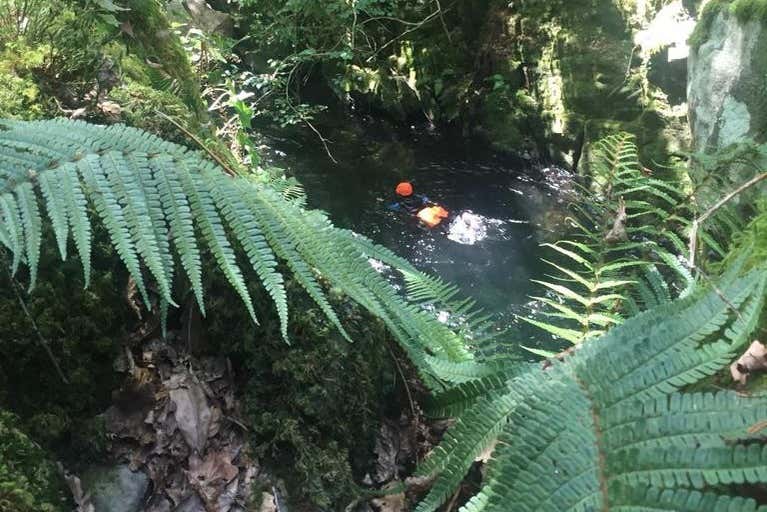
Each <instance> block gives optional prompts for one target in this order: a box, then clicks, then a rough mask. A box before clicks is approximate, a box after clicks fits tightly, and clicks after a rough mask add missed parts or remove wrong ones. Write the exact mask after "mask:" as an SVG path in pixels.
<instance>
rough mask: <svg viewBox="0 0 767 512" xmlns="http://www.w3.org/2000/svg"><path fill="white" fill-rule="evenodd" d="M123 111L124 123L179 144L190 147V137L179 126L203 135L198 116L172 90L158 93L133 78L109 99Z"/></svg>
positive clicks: (122, 118) (158, 91) (116, 90)
mask: <svg viewBox="0 0 767 512" xmlns="http://www.w3.org/2000/svg"><path fill="white" fill-rule="evenodd" d="M108 98H109V100H110V101H114V102H115V103H117V104H118V105H120V107H121V108H122V112H121V116H120V117H121V120H122V122H124V123H125V124H127V125H128V126H133V127H135V128H140V129H142V130H146V131H148V132H150V133H154V134H155V135H157V136H159V137H162V138H164V139H166V140H169V141H171V142H175V143H177V144H189V143H190V141H189V137H188V136H187V134H185V133H184V132H182V131H181V130H180V129H179V128H178V126H177V125H176V124H174V123H173V122H171V121H170V120H168V119H167V118H166V117H164V116H163V115H162V114H164V115H165V116H168V117H170V118H171V119H173V120H174V121H175V122H176V123H178V124H180V125H181V126H183V127H185V128H186V129H188V130H189V131H190V132H192V133H199V132H200V129H201V128H200V124H199V121H198V118H197V116H196V115H195V114H194V113H193V112H192V111H191V109H190V108H189V107H188V106H187V105H186V104H185V103H184V102H182V101H181V100H180V99H179V98H178V96H176V95H175V94H174V93H173V92H171V91H169V90H167V91H166V90H158V89H156V88H154V87H152V86H151V85H144V84H142V83H140V82H136V81H133V80H131V79H128V80H126V83H125V84H124V85H123V86H121V87H117V88H115V89H113V90H112V91H110V93H109V96H108Z"/></svg>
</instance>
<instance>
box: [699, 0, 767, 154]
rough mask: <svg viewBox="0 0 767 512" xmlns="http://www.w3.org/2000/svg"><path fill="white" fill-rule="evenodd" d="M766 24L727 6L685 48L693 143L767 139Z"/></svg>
mask: <svg viewBox="0 0 767 512" xmlns="http://www.w3.org/2000/svg"><path fill="white" fill-rule="evenodd" d="M765 75H767V25H765V24H764V23H763V22H762V21H761V20H751V21H746V22H745V23H744V22H742V21H740V20H739V19H738V18H737V17H736V16H735V15H733V14H731V13H730V12H729V10H728V9H724V10H722V11H721V12H719V13H718V14H717V15H716V17H715V18H714V19H713V21H712V22H711V26H710V28H709V32H708V37H707V39H706V40H705V41H704V42H703V43H702V44H701V45H700V46H699V47H697V48H695V49H693V51H692V52H691V54H690V61H689V75H688V85H687V95H688V102H689V109H690V121H691V123H690V124H691V127H692V136H693V143H694V146H695V149H696V150H697V151H704V152H713V151H716V150H717V149H721V148H724V147H726V146H728V145H729V144H732V143H734V142H739V141H742V140H744V139H752V140H754V141H756V142H764V141H765V140H767V100H765V98H766V97H767V86H765Z"/></svg>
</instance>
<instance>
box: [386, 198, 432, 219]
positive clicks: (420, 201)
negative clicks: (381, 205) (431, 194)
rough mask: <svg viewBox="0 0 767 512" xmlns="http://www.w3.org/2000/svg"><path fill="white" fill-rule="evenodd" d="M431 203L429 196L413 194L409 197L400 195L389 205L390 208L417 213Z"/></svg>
mask: <svg viewBox="0 0 767 512" xmlns="http://www.w3.org/2000/svg"><path fill="white" fill-rule="evenodd" d="M429 203H430V201H429V198H428V197H426V196H424V195H421V194H413V195H412V196H408V197H398V198H397V201H396V202H394V203H392V204H390V205H389V209H390V210H394V211H403V212H407V213H409V214H411V215H416V214H417V213H418V212H419V211H421V209H423V207H425V206H428V205H429Z"/></svg>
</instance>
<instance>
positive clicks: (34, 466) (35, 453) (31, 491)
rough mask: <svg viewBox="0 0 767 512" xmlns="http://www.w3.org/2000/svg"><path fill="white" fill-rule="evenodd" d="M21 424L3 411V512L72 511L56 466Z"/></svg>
mask: <svg viewBox="0 0 767 512" xmlns="http://www.w3.org/2000/svg"><path fill="white" fill-rule="evenodd" d="M19 423H20V422H19V419H18V417H16V416H14V415H13V414H10V413H8V412H6V411H2V410H0V512H64V511H66V510H71V507H70V506H69V503H68V500H67V498H66V494H65V492H64V485H63V481H62V477H61V475H59V472H58V470H57V468H56V465H55V464H54V463H53V462H52V461H51V459H50V458H49V457H48V454H47V453H46V452H45V451H44V450H43V449H42V448H40V446H38V445H37V444H36V443H35V442H34V441H32V440H31V439H30V438H29V436H27V435H26V434H25V433H24V432H22V430H20V428H19Z"/></svg>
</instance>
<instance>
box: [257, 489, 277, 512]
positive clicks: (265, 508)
mask: <svg viewBox="0 0 767 512" xmlns="http://www.w3.org/2000/svg"><path fill="white" fill-rule="evenodd" d="M258 512H277V505H276V504H275V502H274V496H272V495H271V494H269V493H268V492H264V493H261V508H259V509H258Z"/></svg>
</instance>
